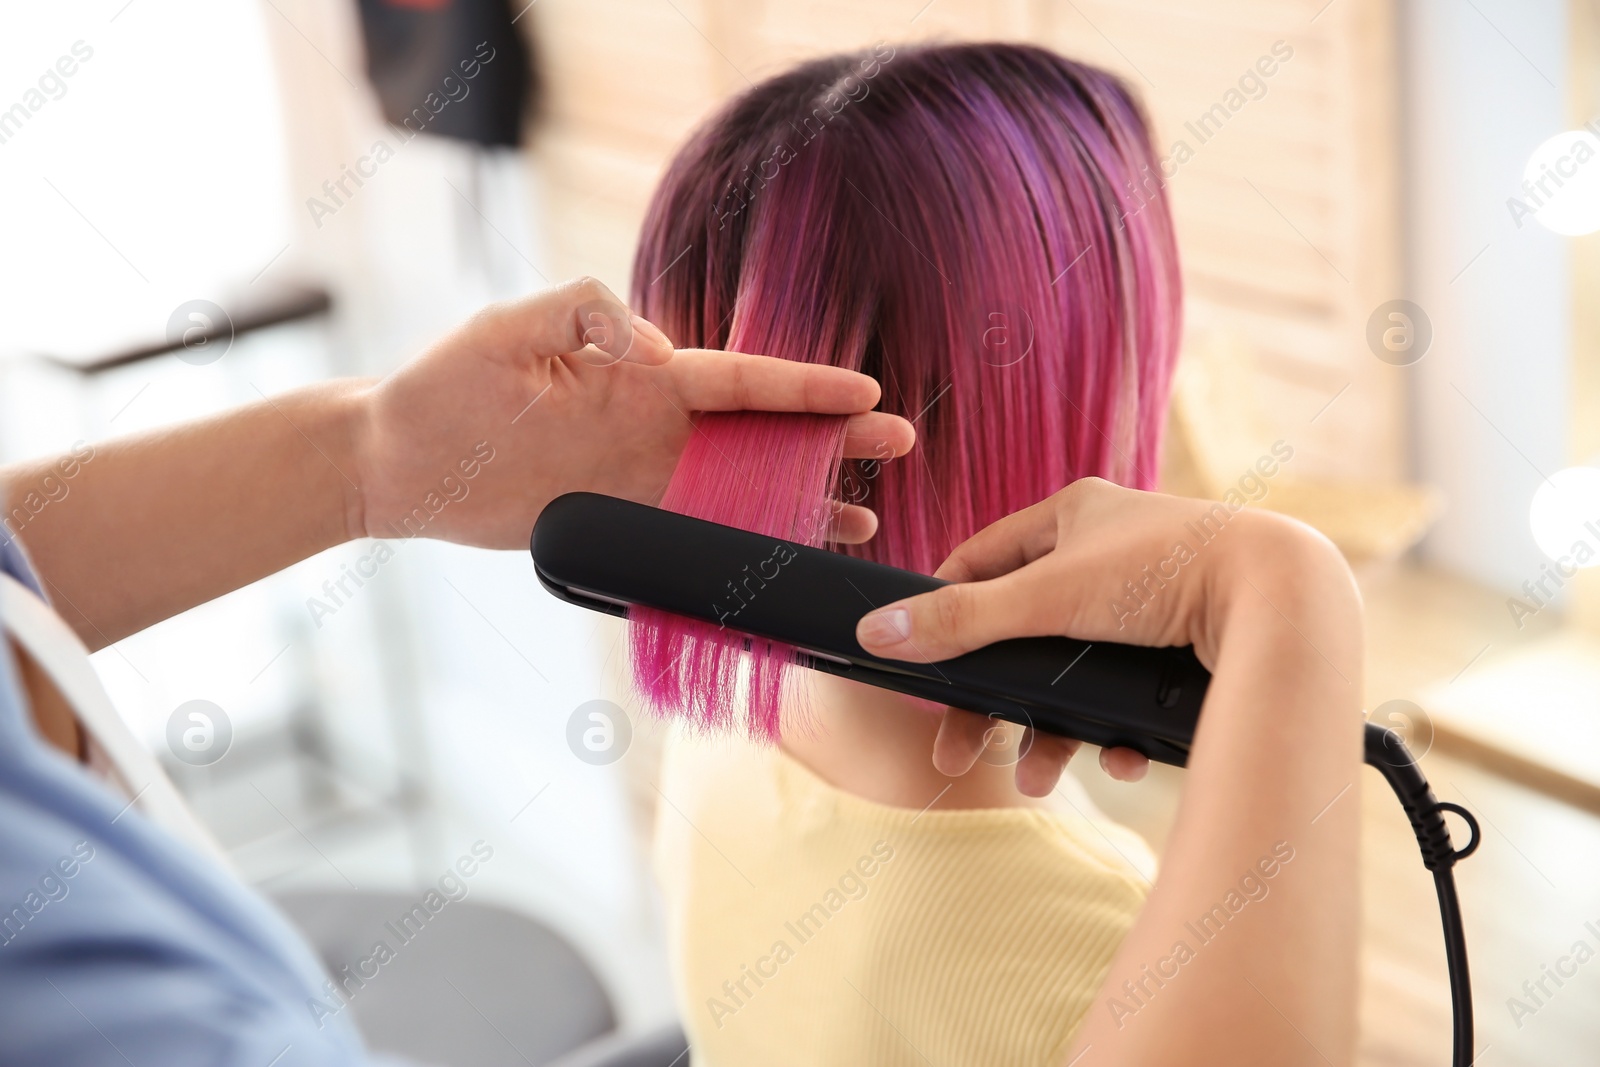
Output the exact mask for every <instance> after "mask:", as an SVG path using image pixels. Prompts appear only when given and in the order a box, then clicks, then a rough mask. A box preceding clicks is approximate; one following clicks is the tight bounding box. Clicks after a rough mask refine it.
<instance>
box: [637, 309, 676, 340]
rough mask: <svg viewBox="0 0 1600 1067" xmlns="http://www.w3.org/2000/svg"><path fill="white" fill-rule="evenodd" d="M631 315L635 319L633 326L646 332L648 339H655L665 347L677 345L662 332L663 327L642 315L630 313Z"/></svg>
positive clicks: (641, 331) (643, 332)
mask: <svg viewBox="0 0 1600 1067" xmlns="http://www.w3.org/2000/svg"><path fill="white" fill-rule="evenodd" d="M630 317H631V318H632V320H633V328H634V329H635V330H637V331H638V332H640V333H642V334H644V336H645V338H646V339H647V340H650V341H654V342H655V343H656V344H658V345H660V346H661V347H663V348H673V347H675V346H674V345H673V343H672V342H671V341H670V340H668V339H667V335H666V334H664V333H662V332H661V327H659V326H657V325H656V324H655V323H653V322H651V321H650V320H649V319H647V318H644V317H643V316H640V315H630Z"/></svg>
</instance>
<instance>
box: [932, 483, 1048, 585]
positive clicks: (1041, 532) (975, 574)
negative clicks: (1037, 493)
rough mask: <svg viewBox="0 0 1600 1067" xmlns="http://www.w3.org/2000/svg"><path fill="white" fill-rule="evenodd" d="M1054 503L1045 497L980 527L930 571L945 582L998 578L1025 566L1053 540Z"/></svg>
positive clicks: (1046, 548) (1044, 550)
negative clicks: (936, 568) (937, 566)
mask: <svg viewBox="0 0 1600 1067" xmlns="http://www.w3.org/2000/svg"><path fill="white" fill-rule="evenodd" d="M1056 515H1057V511H1056V505H1055V503H1054V499H1053V498H1046V499H1044V500H1041V501H1039V502H1038V503H1037V504H1034V505H1032V506H1031V507H1026V508H1023V509H1022V510H1021V511H1018V512H1015V513H1013V514H1010V515H1007V516H1006V517H1005V518H1003V519H1001V520H1000V521H998V522H995V523H992V524H990V525H989V526H986V527H984V528H983V529H982V530H979V531H978V532H977V533H975V534H973V535H972V536H971V537H969V538H967V539H966V540H965V541H963V542H961V544H959V545H957V546H956V550H955V551H954V552H952V553H950V556H949V558H948V559H946V560H945V561H944V563H942V564H941V565H940V566H939V569H938V570H936V571H934V577H936V578H943V579H944V580H945V581H948V582H973V581H980V580H982V579H986V578H998V577H1000V575H1002V574H1007V573H1009V572H1011V571H1014V570H1016V569H1017V568H1019V567H1023V566H1026V565H1027V564H1029V563H1032V562H1033V561H1034V560H1036V559H1038V558H1039V557H1040V556H1042V555H1044V554H1045V553H1047V552H1049V551H1050V550H1051V549H1052V548H1054V547H1055V543H1056Z"/></svg>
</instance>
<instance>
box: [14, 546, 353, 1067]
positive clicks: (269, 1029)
mask: <svg viewBox="0 0 1600 1067" xmlns="http://www.w3.org/2000/svg"><path fill="white" fill-rule="evenodd" d="M0 568H3V569H4V570H5V571H6V573H9V574H11V575H13V576H14V577H16V578H17V579H18V580H19V581H22V582H24V583H25V584H27V585H29V586H31V587H32V588H34V589H36V590H37V589H38V585H37V583H36V582H35V581H34V578H33V575H32V574H31V572H30V571H29V569H28V567H27V563H26V560H25V559H24V558H23V557H22V554H21V552H20V551H19V550H18V548H17V546H16V544H15V542H14V541H11V540H9V539H8V540H7V541H6V542H5V543H4V544H0ZM3 622H4V620H0V623H3ZM24 700H25V697H24V695H23V693H22V691H21V689H20V687H19V685H18V680H17V676H16V670H15V664H14V663H13V661H12V657H11V651H10V647H9V643H8V642H4V641H0V1067H38V1065H40V1064H51V1065H59V1067H76V1065H89V1064H95V1065H99V1064H124V1063H132V1064H138V1065H140V1067H143V1065H146V1064H152V1065H153V1064H159V1065H161V1067H189V1065H195V1067H200V1065H205V1067H269V1065H270V1067H357V1065H361V1064H367V1063H368V1060H367V1058H366V1055H365V1052H364V1051H363V1049H362V1045H361V1041H360V1038H359V1037H358V1036H357V1034H356V1032H355V1029H354V1027H353V1026H352V1025H350V1023H349V1021H348V1020H349V1016H348V1014H339V1015H330V1013H329V1012H328V1010H327V1008H326V1004H327V1003H330V1002H331V1003H335V1004H336V1003H337V1001H330V998H329V997H328V994H327V991H326V989H325V988H324V982H325V981H326V978H325V975H324V974H323V972H322V969H321V966H320V964H319V963H318V962H317V960H316V958H315V956H314V955H313V953H312V952H311V950H310V949H309V948H308V947H307V946H306V945H305V943H304V942H303V941H302V940H301V938H300V937H299V936H298V934H296V933H295V931H294V930H293V929H292V928H291V927H290V926H289V925H288V923H287V922H286V921H285V920H284V919H283V918H282V917H281V916H280V915H279V914H278V913H277V912H276V911H275V910H274V909H273V908H272V906H271V905H270V904H268V903H267V902H266V901H265V900H264V899H262V898H261V897H259V896H257V895H256V894H254V893H253V892H251V891H250V890H249V889H248V888H246V887H245V886H244V885H242V884H241V883H239V882H238V881H237V880H236V879H235V878H234V877H233V876H232V874H231V873H230V872H228V871H225V870H222V869H220V868H219V867H218V865H217V864H216V863H215V862H214V861H213V860H211V859H209V858H208V857H205V856H202V855H200V854H198V853H197V852H195V851H194V850H192V849H190V848H189V847H188V846H187V845H185V844H183V843H182V842H179V841H178V840H176V839H174V838H172V837H171V836H169V835H168V834H167V833H165V832H164V831H163V830H162V829H161V828H160V827H157V826H155V825H154V824H152V823H150V822H148V821H147V820H145V819H144V818H143V817H141V816H140V815H139V814H138V813H137V812H136V811H134V810H132V809H131V808H129V807H128V806H127V805H126V803H125V802H124V800H123V799H122V798H120V797H119V796H117V795H116V794H115V793H113V792H112V791H111V790H110V789H108V788H106V787H105V786H104V785H103V784H102V783H100V782H99V781H97V780H96V779H94V778H93V777H92V776H91V775H89V774H88V773H86V772H85V771H84V770H83V768H82V767H81V766H79V765H78V764H77V763H75V762H73V761H72V760H69V759H67V758H66V757H65V756H64V755H62V754H61V753H59V752H57V751H56V750H55V749H53V748H51V747H50V746H49V745H47V744H46V743H45V742H44V741H43V740H42V739H41V738H40V737H39V735H38V733H37V732H36V730H35V728H34V725H33V720H32V717H31V716H30V715H29V714H28V712H27V709H26V705H25V703H24ZM318 1004H322V1005H324V1006H323V1008H322V1010H320V1011H319V1010H317V1006H318Z"/></svg>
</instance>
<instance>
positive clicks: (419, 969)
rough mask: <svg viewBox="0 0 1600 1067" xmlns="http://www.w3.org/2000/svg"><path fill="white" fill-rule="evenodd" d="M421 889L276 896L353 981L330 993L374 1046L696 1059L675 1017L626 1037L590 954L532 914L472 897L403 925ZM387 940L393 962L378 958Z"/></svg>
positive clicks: (523, 1066)
mask: <svg viewBox="0 0 1600 1067" xmlns="http://www.w3.org/2000/svg"><path fill="white" fill-rule="evenodd" d="M424 892H425V891H419V892H413V893H367V892H335V891H327V892H321V891H319V892H297V893H286V894H284V895H282V896H279V897H278V898H277V902H278V905H279V906H280V907H281V908H282V909H283V910H284V911H285V912H286V913H287V914H288V916H289V918H290V920H291V921H292V922H293V923H294V924H295V925H296V926H298V927H299V928H300V930H301V931H302V932H303V933H304V934H305V935H306V938H307V940H309V941H310V942H311V944H312V946H313V947H314V948H315V949H316V951H317V954H318V955H319V956H320V957H321V958H322V961H323V965H324V966H325V967H326V968H327V970H328V973H329V974H330V975H331V976H333V978H334V980H335V981H344V982H345V983H346V988H347V989H348V990H349V995H348V1001H347V1003H346V1004H345V1005H344V1006H342V1007H341V1006H340V1004H339V1002H338V1001H336V1000H332V999H330V1000H329V1001H328V1004H329V1007H330V1010H331V1009H332V1008H335V1007H338V1008H340V1012H341V1014H342V1013H343V1012H346V1011H348V1012H351V1013H352V1014H353V1015H354V1016H355V1022H356V1024H357V1026H358V1027H359V1029H360V1030H361V1032H362V1034H363V1036H364V1037H365V1038H366V1041H367V1044H368V1046H369V1047H370V1048H371V1049H372V1050H373V1051H374V1052H375V1053H383V1054H389V1055H392V1056H397V1057H401V1058H403V1059H405V1060H407V1061H411V1062H415V1063H417V1064H428V1065H436V1067H530V1065H531V1067H688V1057H687V1056H686V1055H685V1052H686V1051H687V1046H686V1044H685V1042H684V1038H683V1035H682V1033H680V1032H679V1031H678V1029H677V1027H676V1026H673V1027H668V1028H665V1029H662V1030H657V1031H651V1032H648V1033H645V1034H642V1035H627V1036H623V1035H619V1034H617V1033H616V1032H615V1030H616V1013H615V1010H614V1009H613V1007H612V1004H611V998H610V997H609V996H608V995H607V994H606V991H605V989H604V987H603V986H601V984H600V981H599V979H598V978H597V977H596V975H595V973H594V971H593V970H592V969H591V968H590V967H589V965H588V963H587V962H585V961H584V959H583V957H582V956H580V955H579V954H578V952H577V951H576V950H575V949H574V948H573V947H572V946H571V945H569V944H568V943H567V942H566V940H565V939H563V938H562V937H561V936H560V935H558V934H556V933H555V931H553V930H551V929H550V928H549V927H547V926H545V925H544V924H542V923H540V922H537V921H535V920H533V919H531V918H529V917H528V916H526V915H522V914H520V913H518V912H514V911H510V910H508V909H505V908H501V907H498V906H495V905H492V904H480V903H478V902H477V901H474V900H471V899H463V900H458V901H452V902H450V903H447V904H446V905H445V906H444V907H443V908H442V909H441V910H440V911H438V912H437V913H436V914H434V915H433V916H432V918H430V919H428V920H427V921H426V923H423V924H421V925H420V928H416V924H415V921H413V926H412V927H406V928H403V929H402V928H401V924H400V918H401V917H402V916H404V915H406V914H407V913H409V912H411V911H412V909H413V907H414V906H416V905H417V904H419V903H420V902H421V900H422V897H423V893H424ZM402 938H404V939H402ZM379 942H382V943H383V944H385V945H386V946H388V949H389V953H390V957H389V958H388V960H387V962H377V959H376V955H377V954H375V952H374V946H375V945H376V944H377V943H379ZM363 961H365V962H363ZM345 968H348V969H349V970H348V972H346V971H345V970H344V969H345ZM347 973H348V974H353V975H355V976H356V977H355V978H353V979H347V978H346V974H347ZM357 980H359V981H360V984H359V985H358V984H357Z"/></svg>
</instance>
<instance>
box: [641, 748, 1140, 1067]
mask: <svg viewBox="0 0 1600 1067" xmlns="http://www.w3.org/2000/svg"><path fill="white" fill-rule="evenodd" d="M921 758H923V759H926V756H925V755H923V756H922V757H921ZM661 790H662V796H663V797H664V798H665V802H664V803H662V804H661V805H660V808H659V810H658V823H657V836H656V868H657V875H658V879H659V881H660V883H661V887H662V890H663V893H664V895H665V898H666V903H667V916H668V923H669V928H670V936H671V942H672V949H673V970H674V979H675V982H676V985H677V994H678V999H679V1003H680V1007H681V1010H682V1011H683V1013H684V1015H683V1021H684V1026H685V1030H686V1031H687V1033H688V1035H689V1039H690V1045H691V1046H692V1048H693V1049H694V1056H695V1063H696V1064H697V1065H701V1067H704V1065H710V1067H719V1065H730V1064H753V1063H763V1064H796V1065H799V1064H839V1065H847V1064H856V1063H859V1064H872V1065H874V1067H882V1065H893V1064H905V1065H907V1067H913V1065H925V1064H927V1063H930V1062H931V1063H961V1064H996V1065H1000V1064H1005V1065H1007V1067H1011V1065H1016V1064H1029V1063H1033V1064H1060V1063H1063V1062H1065V1053H1066V1051H1067V1047H1068V1044H1069V1041H1070V1038H1071V1035H1072V1034H1073V1033H1074V1032H1075V1031H1076V1029H1077V1027H1078V1025H1079V1023H1080V1022H1081V1020H1082V1019H1083V1017H1084V1015H1085V1013H1087V1012H1088V1011H1089V1010H1090V1008H1091V1006H1092V1005H1091V998H1092V997H1093V995H1094V992H1095V990H1096V989H1097V988H1098V986H1099V985H1100V983H1101V981H1102V980H1103V979H1104V977H1105V972H1106V968H1107V966H1108V965H1109V963H1110V960H1111V957H1112V955H1113V953H1114V952H1115V951H1116V947H1117V945H1118V944H1119V943H1120V942H1121V940H1122V937H1123V935H1124V934H1125V933H1126V932H1127V930H1128V928H1129V927H1130V926H1131V925H1132V923H1133V920H1134V917H1135V915H1136V914H1137V912H1138V910H1139V907H1140V905H1141V904H1142V903H1143V901H1144V895H1145V890H1146V887H1147V885H1148V882H1147V881H1146V878H1147V876H1148V874H1149V865H1150V864H1151V863H1152V862H1153V861H1152V860H1151V859H1150V855H1149V852H1148V850H1147V849H1146V848H1145V846H1144V844H1143V842H1142V841H1141V840H1140V839H1139V838H1138V837H1137V835H1135V834H1133V833H1132V832H1131V831H1128V830H1125V829H1123V828H1121V827H1118V826H1116V825H1115V824H1112V823H1108V822H1105V821H1103V820H1100V819H1092V818H1091V817H1089V816H1088V815H1086V814H1083V812H1088V811H1092V809H1090V808H1088V807H1086V805H1087V801H1085V800H1083V799H1082V798H1075V799H1074V800H1071V801H1069V800H1067V799H1066V798H1065V797H1063V798H1062V800H1061V801H1060V803H1059V805H1058V807H1059V808H1060V809H1061V810H1041V809H1038V808H1032V807H1010V808H986V809H962V810H950V809H947V808H943V807H941V806H939V805H938V804H934V805H932V806H930V807H929V808H928V809H927V810H925V811H918V810H916V809H913V808H905V807H891V806H887V805H883V804H878V803H875V802H873V801H870V800H864V799H861V798H859V797H856V796H854V795H852V794H851V793H848V792H845V791H843V790H840V789H837V788H835V787H833V786H831V785H829V784H828V783H827V782H826V781H824V780H823V779H822V778H820V777H818V776H817V775H816V774H815V773H813V772H812V771H811V770H809V769H807V768H806V767H805V766H804V765H802V764H801V763H800V762H799V761H798V760H796V759H794V758H793V757H791V756H789V755H788V754H786V753H785V752H783V751H782V750H780V749H773V748H770V747H756V746H753V745H750V744H748V743H744V742H733V743H731V744H730V743H727V742H709V741H692V740H684V739H677V740H675V741H674V742H673V743H672V744H671V745H670V746H669V749H668V755H667V762H666V766H665V768H664V772H663V777H662V783H661ZM1074 805H1077V806H1078V808H1079V810H1077V811H1075V810H1073V808H1074ZM1135 862H1137V863H1138V864H1139V866H1141V867H1144V868H1145V870H1144V871H1143V872H1141V871H1140V870H1139V869H1138V868H1136V867H1135Z"/></svg>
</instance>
